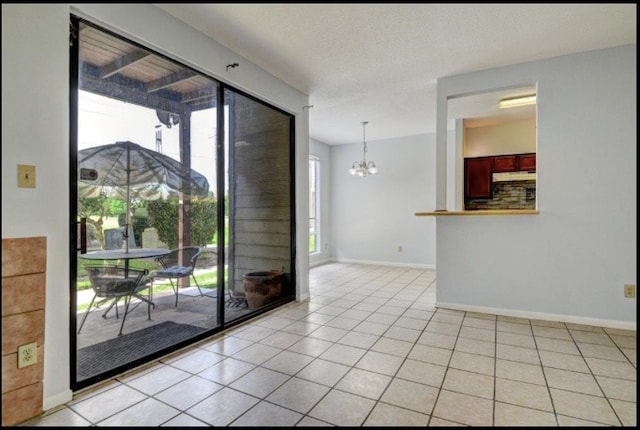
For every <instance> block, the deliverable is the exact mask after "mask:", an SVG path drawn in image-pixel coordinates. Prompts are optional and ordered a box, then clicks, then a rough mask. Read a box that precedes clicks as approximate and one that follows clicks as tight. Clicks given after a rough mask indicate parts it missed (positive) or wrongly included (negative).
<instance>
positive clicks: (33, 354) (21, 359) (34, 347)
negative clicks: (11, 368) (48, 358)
mask: <svg viewBox="0 0 640 430" xmlns="http://www.w3.org/2000/svg"><path fill="white" fill-rule="evenodd" d="M37 362H38V344H37V343H36V342H33V343H29V344H27V345H22V346H19V347H18V368H19V369H20V368H22V367H27V366H31V365H32V364H36V363H37Z"/></svg>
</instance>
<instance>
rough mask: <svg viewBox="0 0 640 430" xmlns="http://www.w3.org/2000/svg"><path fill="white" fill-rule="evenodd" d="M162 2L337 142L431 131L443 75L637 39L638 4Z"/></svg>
mask: <svg viewBox="0 0 640 430" xmlns="http://www.w3.org/2000/svg"><path fill="white" fill-rule="evenodd" d="M157 6H158V7H159V8H161V9H163V10H164V11H166V12H168V13H170V14H171V15H174V16H175V17H176V18H178V19H180V20H182V21H184V22H185V23H187V24H189V25H191V26H192V27H194V28H195V29H197V30H199V31H201V32H203V33H205V34H207V35H209V36H210V37H211V38H213V39H215V40H216V41H218V42H219V43H221V44H222V45H225V46H227V47H228V48H230V49H232V50H233V51H235V52H237V53H239V54H240V55H242V56H243V57H245V58H247V59H248V60H250V61H251V62H253V63H255V64H257V65H258V66H260V67H261V68H263V69H264V70H266V71H267V72H269V73H271V74H273V75H275V76H276V77H278V78H279V79H281V80H282V81H284V82H286V83H287V84H289V85H291V86H292V87H294V88H296V89H298V90H299V91H301V92H303V93H305V94H308V95H309V104H311V105H313V108H311V109H310V110H309V127H310V136H311V138H313V139H317V140H319V141H321V142H324V143H327V144H330V145H334V144H344V143H354V142H358V141H360V140H361V138H362V136H361V134H362V126H361V124H360V122H361V121H363V120H366V121H369V124H368V125H367V140H368V141H372V140H379V139H388V138H394V137H400V136H409V135H415V134H422V133H431V132H435V123H436V120H435V115H436V80H437V79H438V78H440V77H445V76H451V75H457V74H460V73H467V72H472V71H477V70H482V69H487V68H492V67H499V66H504V65H509V64H515V63H521V62H526V61H533V60H539V59H543V58H549V57H555V56H558V55H565V54H571V53H576V52H582V51H589V50H593V49H601V48H608V47H612V46H618V45H625V44H630V43H636V6H637V5H636V4H634V3H629V4H604V3H603V4H589V3H587V4H544V3H542V4H526V3H525V4H473V5H472V4H420V3H418V4H411V3H407V4H339V3H338V4H331V3H323V4H313V3H311V4H290V3H278V4H255V3H254V4H250V3H245V4H242V3H238V4H217V3H216V4H183V3H182V4H166V3H163V4H157ZM476 102H479V100H476ZM459 108H460V109H461V110H462V109H463V108H462V105H460V107H459ZM474 109H475V111H476V113H477V114H478V115H481V114H482V113H481V112H479V111H478V109H479V107H478V103H476V104H475V107H474ZM488 109H489V106H487V110H488Z"/></svg>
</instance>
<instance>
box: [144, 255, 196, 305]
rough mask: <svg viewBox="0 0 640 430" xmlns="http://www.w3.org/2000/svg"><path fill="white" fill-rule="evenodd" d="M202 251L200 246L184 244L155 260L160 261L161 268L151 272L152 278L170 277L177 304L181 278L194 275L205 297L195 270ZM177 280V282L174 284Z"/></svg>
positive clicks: (194, 279)
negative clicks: (194, 272)
mask: <svg viewBox="0 0 640 430" xmlns="http://www.w3.org/2000/svg"><path fill="white" fill-rule="evenodd" d="M201 253H202V248H200V247H199V246H184V247H182V248H175V249H172V250H171V252H169V253H168V254H167V255H163V256H161V257H157V258H156V259H155V260H156V261H157V262H158V263H160V266H161V268H160V269H158V270H156V271H155V272H153V273H152V274H151V277H152V279H153V280H154V281H155V280H156V279H168V280H169V283H170V284H171V288H172V289H173V292H174V293H175V295H176V306H178V295H179V291H178V281H179V280H180V279H184V278H187V279H188V278H189V277H192V278H193V281H194V282H195V284H196V287H198V292H199V293H200V297H204V294H202V290H201V289H200V285H198V280H197V279H196V277H195V275H194V274H193V271H194V270H195V268H196V263H197V261H198V257H199V256H200V254H201ZM174 281H175V284H174Z"/></svg>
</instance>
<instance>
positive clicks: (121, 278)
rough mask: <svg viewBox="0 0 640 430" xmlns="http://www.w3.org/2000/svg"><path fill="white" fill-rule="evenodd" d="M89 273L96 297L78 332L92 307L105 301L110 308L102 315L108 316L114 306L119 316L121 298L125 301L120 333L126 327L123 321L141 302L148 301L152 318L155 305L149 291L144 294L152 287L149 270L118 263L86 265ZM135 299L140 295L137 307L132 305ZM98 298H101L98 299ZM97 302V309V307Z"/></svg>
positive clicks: (148, 308) (148, 309) (96, 306)
mask: <svg viewBox="0 0 640 430" xmlns="http://www.w3.org/2000/svg"><path fill="white" fill-rule="evenodd" d="M85 270H86V271H87V274H88V275H89V281H90V282H91V288H93V292H94V295H93V298H92V299H91V303H89V307H88V308H87V311H86V312H85V313H84V316H83V317H82V322H81V323H80V327H79V328H78V334H80V331H81V330H82V327H83V326H84V323H85V321H86V320H87V316H89V314H90V313H91V311H92V310H94V309H97V308H99V307H100V306H102V305H103V304H106V303H108V302H111V303H110V304H109V307H108V308H107V309H106V310H105V311H104V313H103V314H102V318H107V314H108V313H109V311H110V310H111V309H113V308H114V307H115V312H116V318H120V315H119V314H120V312H119V310H118V301H119V300H120V299H123V300H124V313H123V315H122V323H120V331H119V332H118V336H120V335H122V329H123V328H124V322H125V320H126V318H127V315H128V314H129V313H131V312H132V311H133V310H134V309H136V308H137V307H138V306H139V305H140V304H141V303H143V302H146V303H147V314H148V318H149V319H151V306H154V307H155V305H154V304H153V303H152V302H151V300H150V294H151V293H150V292H149V293H148V294H147V295H146V296H145V295H143V294H141V293H142V291H143V290H149V288H150V286H151V282H150V281H151V280H150V278H149V277H148V276H147V275H148V274H149V271H148V270H146V269H145V270H139V269H126V268H124V267H116V266H87V267H85ZM133 298H137V299H139V300H140V301H139V302H137V303H136V304H135V305H134V306H131V301H132V299H133ZM96 299H98V301H97V302H96ZM94 304H95V308H94Z"/></svg>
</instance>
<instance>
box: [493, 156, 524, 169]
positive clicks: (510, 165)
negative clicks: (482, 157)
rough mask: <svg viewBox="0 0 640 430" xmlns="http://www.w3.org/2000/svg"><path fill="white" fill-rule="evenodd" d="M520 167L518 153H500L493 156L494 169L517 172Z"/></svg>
mask: <svg viewBox="0 0 640 430" xmlns="http://www.w3.org/2000/svg"><path fill="white" fill-rule="evenodd" d="M517 169H518V157H517V156H516V155H498V156H496V157H493V171H494V172H495V173H499V172H515V171H516V170H517Z"/></svg>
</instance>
